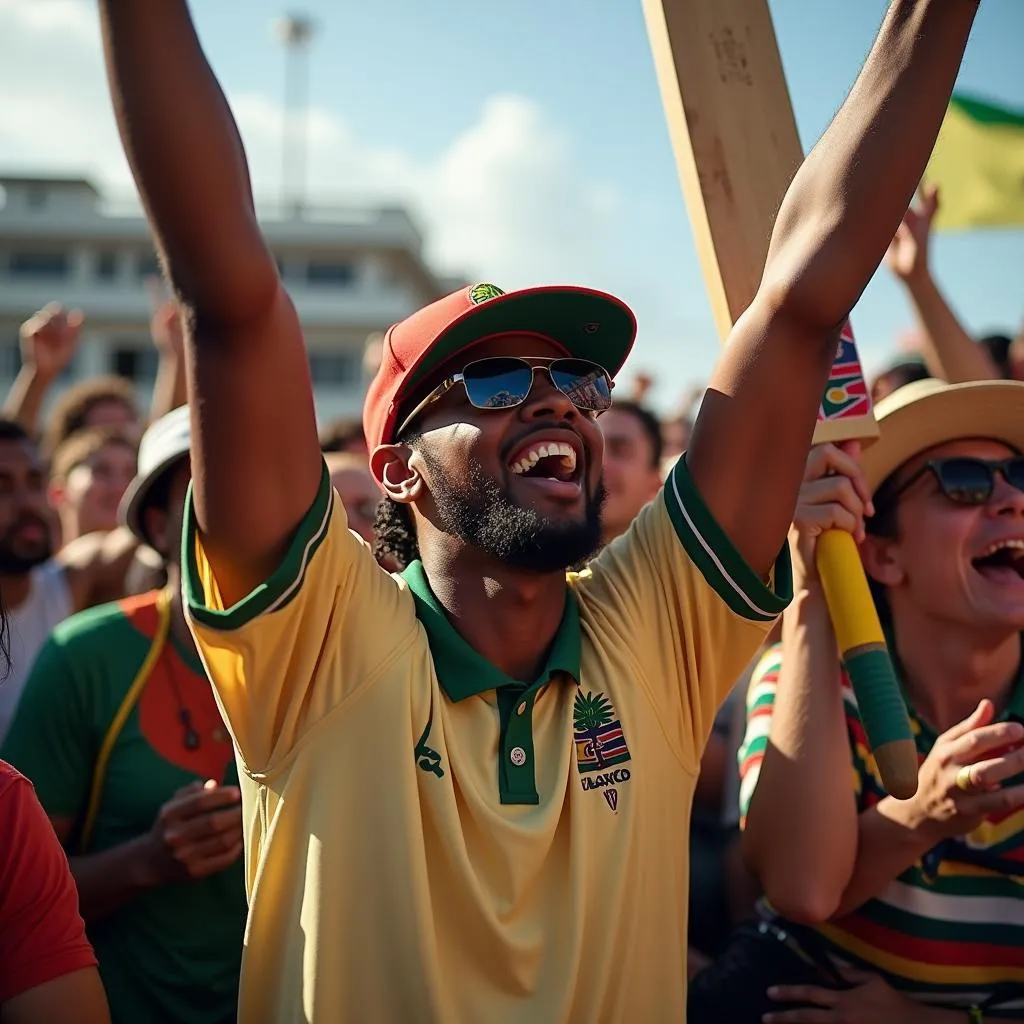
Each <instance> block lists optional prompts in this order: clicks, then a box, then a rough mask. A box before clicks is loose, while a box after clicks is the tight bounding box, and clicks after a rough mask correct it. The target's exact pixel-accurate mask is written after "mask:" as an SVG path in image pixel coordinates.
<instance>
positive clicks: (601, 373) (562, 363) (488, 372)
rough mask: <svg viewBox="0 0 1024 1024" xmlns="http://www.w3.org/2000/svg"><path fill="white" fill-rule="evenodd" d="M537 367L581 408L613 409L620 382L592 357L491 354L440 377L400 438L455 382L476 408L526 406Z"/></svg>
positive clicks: (401, 429) (398, 432) (404, 423)
mask: <svg viewBox="0 0 1024 1024" xmlns="http://www.w3.org/2000/svg"><path fill="white" fill-rule="evenodd" d="M535 363H536V364H539V365H534V364H535ZM537 371H541V372H544V373H547V375H548V377H549V378H550V379H551V383H552V385H554V387H555V388H557V390H559V391H560V392H561V393H562V394H563V395H565V397H566V398H568V399H569V401H570V402H572V404H573V405H574V406H575V407H576V408H577V409H579V410H581V411H582V412H592V413H597V414H600V413H602V412H605V411H606V410H607V409H610V408H611V405H612V388H613V387H614V386H615V384H614V382H613V381H612V379H611V377H610V376H609V375H608V371H607V370H606V369H605V368H604V367H603V366H600V365H599V364H598V363H594V362H591V360H589V359H534V360H532V361H530V362H528V361H527V360H526V359H523V358H521V357H520V356H491V357H489V358H487V359H477V360H476V361H475V362H472V363H467V364H466V366H465V367H463V370H462V373H454V374H452V376H450V377H446V378H445V379H444V380H443V381H441V383H440V384H438V385H437V387H436V388H434V390H433V391H431V392H430V394H429V395H427V397H426V398H424V399H423V401H422V402H420V403H419V405H417V406H416V408H415V409H413V410H412V412H410V413H409V415H408V416H406V417H405V419H404V420H403V421H402V425H401V426H400V427H399V428H398V430H396V431H395V437H401V436H402V433H403V432H404V431H405V429H406V427H408V426H409V424H410V423H412V421H413V420H414V419H415V418H416V417H417V416H419V414H420V413H421V412H423V410H424V409H426V408H427V406H429V405H432V404H433V403H434V402H436V401H438V400H439V399H441V398H442V397H443V396H444V395H446V394H447V393H448V392H449V391H451V389H452V388H453V387H455V385H456V384H461V385H462V386H463V387H464V388H465V389H466V398H467V399H468V400H469V404H470V405H471V406H473V408H474V409H511V408H514V407H515V406H517V405H522V404H523V402H525V401H526V399H527V398H528V397H529V395H530V392H531V391H532V390H533V378H534V374H536V373H537Z"/></svg>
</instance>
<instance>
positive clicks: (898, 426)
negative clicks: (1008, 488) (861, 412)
mask: <svg viewBox="0 0 1024 1024" xmlns="http://www.w3.org/2000/svg"><path fill="white" fill-rule="evenodd" d="M876 413H877V415H878V424H879V429H880V436H879V438H878V440H877V441H875V442H874V443H872V444H871V445H870V446H869V447H867V448H865V449H864V452H863V454H862V455H861V460H860V461H861V468H862V470H863V472H864V476H865V478H866V479H867V484H868V486H869V487H870V489H871V491H872V492H874V491H875V490H877V488H878V487H879V486H880V485H881V484H882V483H883V482H884V481H885V480H886V479H887V478H888V477H889V476H890V475H891V474H892V473H894V472H895V471H896V470H897V469H899V467H900V466H902V465H903V463H905V462H906V461H907V460H908V459H912V458H913V457H914V456H915V455H920V454H921V452H925V451H928V449H930V448H935V447H937V446H938V445H940V444H948V443H949V442H951V441H960V440H965V439H967V438H984V439H986V440H992V441H1001V442H1002V443H1003V444H1006V445H1009V446H1010V447H1011V448H1014V449H1016V450H1017V451H1024V382H1020V381H972V382H970V383H966V384H950V385H942V384H940V383H938V382H936V381H917V382H915V383H913V384H907V385H905V386H904V387H902V388H900V389H899V390H898V391H895V392H893V393H892V394H891V395H889V396H888V397H887V398H885V399H883V400H882V401H881V402H879V404H878V407H877V409H876Z"/></svg>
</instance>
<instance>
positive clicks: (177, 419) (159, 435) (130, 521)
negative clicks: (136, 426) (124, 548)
mask: <svg viewBox="0 0 1024 1024" xmlns="http://www.w3.org/2000/svg"><path fill="white" fill-rule="evenodd" d="M191 444H192V429H191V424H190V422H189V411H188V406H185V405H183V406H180V407H179V408H177V409H173V410H172V411H171V412H169V413H168V414H167V415H166V416H161V417H160V419H158V420H156V421H155V422H154V423H152V424H150V426H149V428H148V429H147V430H146V432H145V433H144V434H143V435H142V440H141V441H140V442H139V464H138V472H137V473H136V474H135V479H134V480H132V482H131V483H130V484H129V485H128V489H127V490H126V491H125V492H124V497H122V499H121V505H120V507H119V508H118V518H119V519H120V520H121V522H122V523H123V524H124V525H125V526H127V527H128V529H129V530H131V531H132V533H133V534H135V536H136V537H138V538H139V540H141V541H142V542H143V543H145V544H149V543H150V540H149V537H148V536H147V535H146V530H145V526H144V524H143V522H142V512H143V510H144V509H145V507H146V505H147V503H148V500H149V495H150V493H151V492H152V490H153V488H154V487H155V486H156V483H157V481H159V480H160V478H161V477H162V476H163V475H164V474H165V473H167V472H169V471H170V470H171V469H172V468H173V467H174V466H176V465H177V464H178V463H179V462H180V461H181V459H183V458H186V457H187V456H188V454H189V450H190V448H191Z"/></svg>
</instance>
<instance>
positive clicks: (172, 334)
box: [149, 299, 185, 357]
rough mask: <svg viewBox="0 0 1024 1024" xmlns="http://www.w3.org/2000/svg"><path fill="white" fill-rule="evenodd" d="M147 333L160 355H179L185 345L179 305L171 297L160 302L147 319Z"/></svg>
mask: <svg viewBox="0 0 1024 1024" xmlns="http://www.w3.org/2000/svg"><path fill="white" fill-rule="evenodd" d="M149 333H150V337H152V339H153V344H154V345H155V346H156V350H157V352H159V353H160V355H161V356H164V355H168V356H175V357H180V356H181V354H182V352H183V351H184V347H185V333H184V329H183V327H182V323H181V307H180V306H179V305H178V303H177V302H175V301H174V300H173V299H169V300H168V301H167V302H163V303H161V304H160V305H159V306H158V307H157V308H156V310H155V311H154V312H153V316H152V317H151V318H150V321H149Z"/></svg>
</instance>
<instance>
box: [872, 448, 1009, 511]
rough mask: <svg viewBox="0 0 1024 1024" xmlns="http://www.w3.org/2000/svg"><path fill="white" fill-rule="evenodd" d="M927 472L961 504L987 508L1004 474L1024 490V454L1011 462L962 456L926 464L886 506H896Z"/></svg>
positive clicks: (904, 482) (890, 497) (901, 485)
mask: <svg viewBox="0 0 1024 1024" xmlns="http://www.w3.org/2000/svg"><path fill="white" fill-rule="evenodd" d="M926 473H931V474H932V475H933V476H934V477H935V480H936V482H937V483H938V485H939V490H941V491H942V493H943V495H944V496H945V497H947V498H948V499H949V500H950V501H952V502H955V503H956V504H957V505H984V504H985V502H987V501H988V500H989V499H990V498H991V497H992V492H993V491H994V490H995V488H996V474H997V473H1001V474H1002V475H1003V479H1005V480H1006V482H1007V483H1008V484H1009V485H1010V486H1011V487H1014V488H1016V489H1017V490H1018V491H1024V455H1013V456H1011V457H1010V458H1008V459H976V458H972V457H970V456H965V455H959V456H952V457H950V458H948V459H933V460H932V461H931V462H926V463H925V464H924V465H923V466H922V467H921V468H920V469H919V470H918V471H917V472H916V473H912V474H911V475H910V476H909V477H908V478H907V479H906V480H904V481H903V483H902V484H900V486H899V487H897V488H896V490H895V491H893V492H892V494H890V495H888V497H887V499H886V501H885V504H886V505H894V504H895V503H896V501H897V499H898V498H899V497H900V495H902V494H903V493H904V492H905V491H906V490H907V489H908V488H909V487H911V486H913V485H914V484H915V483H917V481H918V480H920V479H921V477H923V476H924V475H925V474H926Z"/></svg>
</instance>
